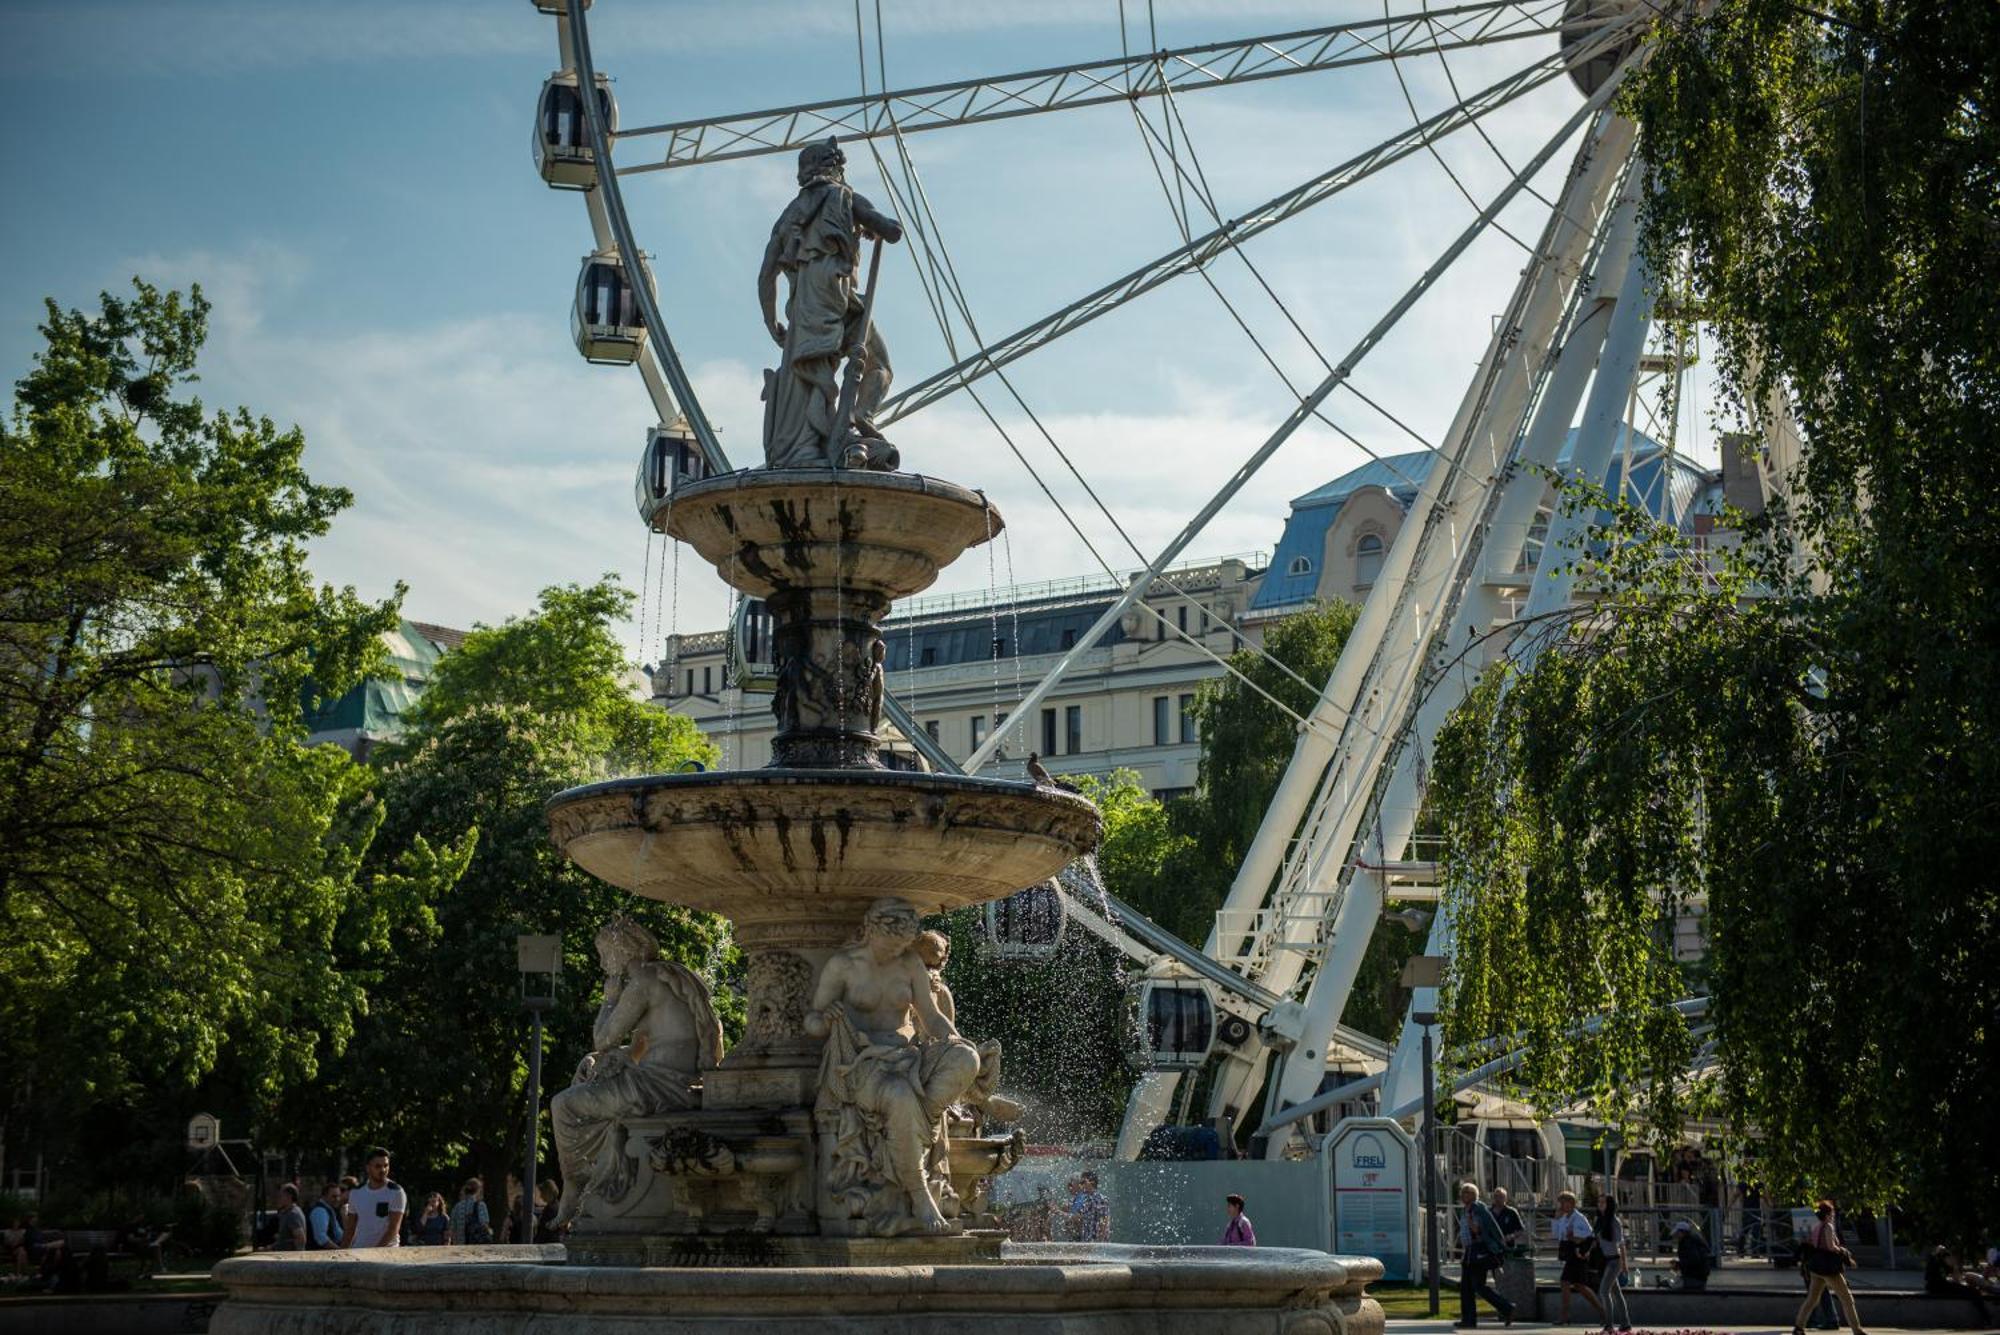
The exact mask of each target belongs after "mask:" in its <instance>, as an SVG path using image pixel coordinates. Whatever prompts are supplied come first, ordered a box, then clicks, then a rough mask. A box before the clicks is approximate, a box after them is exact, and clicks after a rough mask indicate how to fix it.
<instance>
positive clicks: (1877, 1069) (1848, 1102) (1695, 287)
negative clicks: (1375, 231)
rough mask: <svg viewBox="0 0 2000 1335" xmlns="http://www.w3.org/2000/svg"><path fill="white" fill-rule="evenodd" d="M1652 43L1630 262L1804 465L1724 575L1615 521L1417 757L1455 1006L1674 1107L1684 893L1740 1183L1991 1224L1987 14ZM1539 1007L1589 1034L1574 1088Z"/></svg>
mask: <svg viewBox="0 0 2000 1335" xmlns="http://www.w3.org/2000/svg"><path fill="white" fill-rule="evenodd" d="M1656 36H1657V45H1656V48H1655V50H1654V52H1653V55H1652V59H1651V60H1650V62H1649V63H1648V64H1647V66H1646V67H1645V68H1644V69H1643V70H1642V71H1641V72H1640V73H1639V75H1638V76H1637V80H1636V82H1635V83H1634V84H1633V86H1632V87H1631V88H1630V89H1629V90H1628V92H1627V93H1626V95H1625V98H1626V102H1625V105H1626V107H1627V109H1628V110H1629V111H1630V112H1631V113H1632V114H1633V115H1635V116H1636V117H1637V118H1638V120H1639V123H1640V127H1641V138H1640V148H1641V150H1642V151H1643V153H1644V154H1645V158H1646V161H1647V163H1648V164H1649V182H1648V184H1649V186H1650V187H1651V194H1650V198H1649V203H1648V207H1647V213H1646V218H1645V231H1644V237H1645V247H1646V251H1647V254H1648V255H1649V256H1650V258H1651V259H1652V261H1653V263H1654V265H1655V268H1656V271H1657V272H1660V273H1673V274H1676V275H1679V276H1680V281H1682V282H1684V284H1685V286H1686V288H1687V292H1688V299H1687V300H1686V301H1685V302H1684V303H1682V307H1683V310H1684V311H1686V312H1690V313H1699V315H1700V316H1701V318H1702V319H1703V320H1704V321H1706V322H1707V323H1708V324H1709V328H1710V338H1709V340H1708V344H1709V347H1710V349H1711V350H1712V352H1713V356H1714V364H1715V370H1716V374H1717V378H1718V382H1719V388H1720V396H1721V403H1720V404H1719V412H1720V414H1721V416H1722V418H1723V420H1724V423H1725V425H1733V426H1740V427H1743V428H1746V429H1749V430H1751V431H1757V430H1758V429H1760V428H1761V427H1762V426H1763V425H1764V423H1765V421H1766V420H1767V417H1768V414H1769V412H1770V411H1771V408H1770V405H1771V404H1772V402H1773V399H1774V396H1776V395H1778V394H1782V395H1783V396H1784V397H1785V398H1786V399H1788V400H1789V402H1790V406H1791V411H1792V413H1793V414H1794V415H1795V417H1796V420H1797V422H1798V425H1799V428H1800V431H1801V434H1802V436H1803V439H1804V442H1805V450H1804V455H1803V461H1802V463H1801V465H1800V467H1799V468H1798V470H1797V472H1796V473H1795V475H1793V476H1792V477H1791V478H1790V479H1788V481H1789V483H1790V485H1791V496H1792V503H1791V504H1790V505H1789V506H1788V507H1781V508H1780V509H1779V510H1778V511H1776V512H1774V513H1773V514H1772V515H1771V516H1769V517H1767V519H1766V521H1765V522H1763V523H1762V524H1760V525H1758V526H1755V527H1753V530H1752V532H1751V533H1750V534H1749V535H1748V543H1749V546H1748V548H1747V551H1748V555H1747V556H1746V558H1745V561H1746V563H1747V564H1746V565H1745V566H1744V567H1742V568H1738V569H1733V570H1729V571H1726V572H1725V574H1724V581H1723V587H1722V588H1721V589H1716V588H1714V587H1713V586H1708V585H1705V584H1704V583H1703V582H1702V581H1700V580H1695V579H1690V578H1689V577H1688V576H1687V574H1686V570H1687V563H1688V562H1690V561H1692V560H1694V559H1695V557H1696V554H1695V553H1692V552H1689V551H1687V550H1686V548H1685V544H1684V543H1683V542H1682V541H1681V540H1680V538H1679V536H1678V535H1677V534H1673V533H1670V532H1663V531H1659V530H1656V529H1651V528H1649V527H1648V526H1647V525H1646V523H1645V522H1644V521H1643V519H1642V518H1641V517H1638V516H1633V515H1629V514H1628V515H1626V516H1625V517H1624V521H1623V522H1622V523H1621V525H1620V526H1619V528H1618V531H1617V532H1615V533H1611V534H1605V535H1601V537H1602V538H1603V539H1604V540H1605V541H1608V542H1611V543H1612V544H1613V547H1612V550H1611V553H1610V555H1609V556H1608V557H1607V558H1606V563H1605V564H1606V567H1607V568H1606V569H1604V570H1603V571H1602V574H1601V577H1602V578H1603V579H1604V581H1605V582H1606V583H1607V584H1608V586H1609V587H1610V589H1611V590H1612V591H1613V595H1612V596H1611V597H1610V598H1609V599H1608V600H1607V602H1606V604H1605V605H1604V606H1603V607H1602V608H1601V609H1600V610H1598V611H1596V612H1594V613H1592V614H1591V615H1590V616H1588V617H1586V618H1584V619H1582V620H1581V621H1580V622H1579V623H1578V624H1577V625H1576V626H1575V627H1573V628H1572V629H1571V631H1570V633H1569V635H1568V637H1567V638H1566V639H1565V640H1564V641H1563V642H1561V643H1559V644H1558V646H1557V647H1556V648H1555V649H1554V650H1552V651H1551V652H1549V653H1547V654H1545V655H1543V656H1542V657H1541V659H1540V660H1539V661H1538V662H1536V663H1535V664H1534V665H1533V667H1532V668H1531V669H1529V670H1527V671H1525V672H1518V673H1515V674H1514V675H1513V676H1512V678H1511V679H1510V681H1509V683H1508V684H1507V685H1506V688H1505V689H1504V690H1503V689H1501V686H1500V684H1499V683H1494V684H1492V685H1491V686H1490V687H1489V689H1488V690H1487V691H1486V692H1485V693H1484V694H1483V696H1482V697H1481V698H1479V699H1477V700H1475V701H1474V702H1473V707H1472V708H1471V709H1470V710H1468V711H1467V713H1466V715H1465V716H1464V717H1463V718H1462V719H1461V720H1460V722H1459V723H1458V724H1456V725H1454V729H1453V734H1452V737H1451V739H1450V744H1449V747H1447V745H1446V744H1445V743H1443V742H1441V743H1440V747H1439V751H1440V756H1441V758H1444V756H1445V753H1446V752H1447V750H1449V751H1450V753H1451V754H1450V757H1449V759H1448V761H1447V762H1446V763H1444V764H1441V765H1440V766H1439V769H1449V770H1450V771H1451V775H1450V778H1449V779H1448V781H1447V782H1446V783H1445V784H1444V787H1445V788H1447V789H1448V790H1449V793H1450V795H1449V798H1448V799H1447V800H1446V801H1445V802H1444V803H1442V805H1448V806H1449V808H1450V813H1449V817H1448V824H1449V826H1450V828H1451V831H1452V836H1453V845H1454V847H1453V852H1452V858H1453V861H1454V863H1455V865H1457V866H1458V867H1459V868H1460V869H1461V871H1462V872H1463V873H1464V874H1465V875H1466V876H1467V877H1468V881H1467V885H1468V887H1469V892H1468V894H1467V895H1466V896H1465V897H1464V898H1463V899H1461V900H1460V908H1461V909H1462V910H1463V911H1464V913H1465V914H1466V917H1465V919H1464V930H1463V931H1462V934H1461V938H1460V939H1461V950H1460V954H1459V957H1458V959H1457V961H1456V962H1455V965H1454V979H1455V983H1456V986H1455V987H1454V988H1453V989H1451V994H1450V1000H1449V1018H1450V1020H1451V1022H1452V1025H1453V1027H1454V1029H1455V1032H1458V1033H1461V1034H1465V1035H1468V1036H1470V1035H1473V1034H1477V1033H1480V1032H1484V1031H1485V1029H1486V1028H1487V1027H1497V1028H1500V1029H1508V1028H1512V1027H1517V1026H1519V1027H1528V1028H1530V1029H1531V1030H1533V1031H1534V1032H1535V1033H1536V1035H1537V1038H1538V1042H1537V1044H1536V1049H1537V1055H1536V1062H1537V1069H1536V1071H1535V1072H1534V1073H1533V1076H1534V1078H1535V1079H1536V1082H1537V1083H1538V1084H1542V1085H1544V1087H1545V1092H1550V1093H1553V1092H1554V1090H1555V1089H1559V1088H1560V1087H1561V1085H1562V1083H1563V1081H1562V1080H1561V1079H1559V1077H1563V1076H1567V1078H1568V1079H1569V1080H1572V1081H1582V1082H1583V1083H1581V1084H1572V1086H1571V1087H1572V1088H1577V1087H1595V1088H1597V1089H1598V1090H1600V1091H1602V1092H1606V1093H1608V1092H1609V1091H1610V1090H1611V1089H1612V1088H1614V1087H1615V1086H1616V1085H1618V1084H1620V1083H1622V1082H1624V1081H1627V1080H1640V1079H1642V1078H1643V1077H1644V1076H1645V1075H1647V1074H1650V1077H1651V1078H1650V1084H1651V1086H1652V1089H1651V1094H1652V1095H1653V1096H1654V1098H1655V1100H1656V1101H1661V1102H1667V1101H1670V1100H1671V1095H1672V1090H1671V1089H1670V1088H1669V1087H1668V1086H1667V1083H1666V1079H1665V1077H1666V1075H1667V1074H1668V1073H1670V1072H1673V1071H1676V1070H1678V1069H1679V1068H1680V1066H1681V1064H1682V1062H1683V1061H1684V1059H1685V1058H1686V1056H1687V1053H1688V1048H1689V1044H1690V1037H1689V1035H1688V1034H1687V1033H1686V1031H1685V1029H1684V1027H1683V1026H1681V1025H1679V1024H1677V1023H1676V1022H1674V1021H1672V1020H1670V1019H1667V1018H1665V1017H1662V1016H1660V1015H1659V1014H1658V1013H1657V1004H1658V1002H1659V1001H1660V1000H1661V999H1662V998H1663V997H1664V996H1665V995H1666V993H1667V992H1669V991H1671V990H1673V988H1672V982H1673V975H1672V970H1671V968H1670V961H1669V959H1668V956H1667V953H1666V951H1665V950H1664V948H1663V944H1662V942H1661V932H1662V929H1663V923H1664V920H1665V919H1666V917H1668V916H1669V915H1670V914H1671V913H1672V911H1673V910H1674V908H1675V907H1676V906H1677V905H1679V904H1683V903H1693V904H1697V905H1702V906H1705V909H1706V915H1707V917H1706V922H1707V935H1708V949H1709V959H1708V961H1707V966H1706V973H1707V978H1708V980H1709V981H1710V983H1711V984H1712V987H1713V994H1714V1001H1713V1011H1712V1018H1713V1020H1714V1025H1715V1029H1714V1034H1713V1037H1712V1041H1713V1042H1714V1044H1715V1051H1716V1056H1717V1058H1718V1060H1719V1066H1720V1071H1721V1079H1720V1081H1719V1083H1718V1086H1717V1090H1718V1094H1719V1096H1720V1098H1721V1100H1722V1106H1723V1108H1724V1110H1725V1111H1726V1112H1727V1113H1728V1114H1730V1115H1731V1116H1732V1117H1733V1118H1734V1119H1736V1120H1737V1122H1738V1124H1739V1125H1744V1126H1749V1127H1754V1128H1755V1130H1756V1132H1757V1134H1758V1135H1759V1136H1760V1138H1761V1141H1762V1145H1763V1149H1764V1156H1765V1161H1764V1168H1765V1171H1766V1173H1767V1175H1768V1179H1769V1181H1770V1183H1771V1185H1772V1186H1773V1187H1774V1188H1775V1189H1776V1190H1778V1191H1779V1192H1781V1193H1784V1194H1788V1195H1794V1196H1797V1195H1803V1194H1804V1193H1805V1192H1806V1191H1807V1190H1809V1189H1810V1190H1827V1191H1833V1192H1837V1193H1843V1194H1845V1195H1848V1196H1851V1197H1857V1198H1860V1199H1863V1200H1867V1201H1873V1202H1880V1201H1882V1200H1884V1199H1889V1198H1895V1199H1899V1200H1900V1201H1902V1202H1903V1203H1904V1204H1905V1205H1906V1206H1908V1207H1911V1208H1913V1209H1916V1210H1918V1211H1920V1212H1922V1213H1923V1214H1924V1215H1925V1216H1926V1217H1927V1219H1928V1220H1929V1222H1930V1224H1931V1225H1932V1227H1933V1229H1934V1232H1935V1235H1937V1236H1943V1237H1955V1238H1957V1239H1959V1240H1962V1241H1963V1240H1969V1239H1970V1238H1971V1237H1972V1236H1973V1235H1975V1234H1977V1233H1980V1232H1982V1231H1984V1232H1986V1233H1988V1234H1990V1233H1991V1232H1993V1231H1994V1230H1995V1228H1996V1227H2000V1161H1996V1160H1995V1158H1994V1156H1993V1155H1992V1154H1991V1153H1990V1147H1989V1142H1990V1139H1991V1137H1990V1134H1989V1133H1988V1132H1987V1131H1986V1129H1985V1128H1986V1124H1987V1123H1989V1122H1990V1121H1991V1116H1990V1112H1989V1110H1988V1105H1989V1104H1990V1102H1991V1098H1992V1094H1991V1091H1993V1090H1994V1089H1996V1088H2000V1028H1996V1025H1995V1021H1994V1017H1995V1016H1996V1015H2000V970H1996V969H1994V968H1993V967H1992V961H1993V960H1994V959H1995V958H2000V880H1997V879H1996V877H1995V874H1994V868H1995V867H1996V866H2000V835H1996V832H1995V831H1996V825H1995V822H1994V821H1993V820H1992V819H1990V816H1991V811H1992V807H1993V801H1994V794H1996V793H2000V679H1996V678H2000V671H1996V669H2000V656H1996V655H1995V654H1994V652H1993V646H1994V645H1995V644H2000V601H1996V599H1995V598H1994V596H1993V591H1994V588H1995V586H1996V579H1995V575H1996V567H1995V559H1996V558H1995V552H1996V550H2000V511H1997V510H1996V507H1995V504H1994V501H1995V498H1996V497H2000V448H1996V445H2000V442H1996V440H1995V425H1994V424H1995V421H1996V420H2000V419H1997V418H1996V409H2000V360H1996V358H1995V355H1994V351H1995V349H1996V348H2000V245H1996V244H1995V236H1996V227H2000V223H1996V219H2000V130H1996V127H1995V123H1994V114H1993V109H1994V107H1995V105H1996V95H2000V58H1996V53H2000V10H1996V9H1995V8H1994V7H1993V6H1991V5H1934V4H1923V3H1914V2H1912V3H1878V2H1876V0H1834V2H1833V3H1829V4H1825V5H1819V6H1802V5H1795V4H1790V3H1785V2H1784V0H1721V3H1718V4H1717V5H1715V6H1714V7H1713V8H1712V9H1711V10H1709V11H1707V12H1706V14H1705V15H1703V16H1701V17H1699V18H1697V19H1693V20H1686V19H1682V18H1679V17H1676V18H1675V19H1673V20H1672V21H1667V22H1662V23H1661V24H1660V25H1659V26H1658V29H1657V33H1656ZM1751 594H1755V595H1756V596H1755V597H1750V596H1749V595H1751ZM1432 792H1433V799H1434V800H1439V788H1438V786H1437V785H1436V784H1434V786H1433V790H1432ZM1454 893H1455V894H1456V893H1457V890H1456V887H1455V889H1454ZM1586 928H1587V931H1586ZM1551 933H1553V934H1555V935H1551ZM1530 934H1532V935H1530ZM1586 935H1587V937H1588V942H1586V941H1585V940H1584V939H1583V938H1584V937H1585V936H1586ZM1537 955H1559V956H1561V957H1562V962H1563V963H1564V964H1565V965H1566V966H1567V968H1566V969H1564V970H1557V969H1554V968H1542V969H1538V968H1537V966H1536V962H1535V957H1536V956H1537ZM1510 961H1511V962H1513V963H1514V964H1517V965H1518V966H1519V968H1518V970H1510V969H1509V967H1508V965H1509V962H1510ZM1481 977H1503V978H1505V979H1506V989H1505V992H1504V993H1500V992H1496V991H1494V990H1491V989H1488V988H1486V987H1484V986H1483V985H1481V984H1480V983H1479V982H1478V980H1479V979H1480V978H1481ZM1558 988H1560V989H1562V990H1563V994H1565V995H1567V996H1568V997H1569V998H1570V1001H1569V1003H1568V1004H1569V1005H1570V1006H1571V1007H1573V1008H1574V1009H1590V1008H1592V1007H1597V1006H1602V1007H1605V1008H1607V1010H1608V1012H1609V1013H1610V1014H1611V1016H1612V1024H1611V1025H1610V1026H1609V1027H1608V1031H1607V1034H1606V1035H1605V1037H1604V1040H1603V1041H1602V1042H1600V1043H1593V1044H1591V1045H1588V1046H1589V1048H1590V1049H1592V1051H1593V1052H1594V1057H1593V1059H1592V1064H1591V1068H1590V1069H1589V1070H1588V1071H1582V1070H1570V1071H1568V1072H1565V1071H1563V1069H1562V1059H1561V1057H1560V1055H1559V1053H1558V1052H1557V1049H1560V1048H1561V1047H1563V1046H1565V1045H1567V1046H1570V1047H1572V1048H1573V1049H1574V1047H1575V1045H1574V1044H1572V1043H1569V1041H1568V1040H1566V1039H1564V1038H1563V1037H1562V1036H1561V1034H1560V1028H1561V1023H1560V1021H1559V1020H1558V1019H1557V1018H1556V1015H1557V1012H1558V1011H1559V1010H1560V1009H1561V1008H1562V1006H1563V1004H1564V1003H1563V1002H1562V999H1561V995H1558V993H1557V992H1556V989H1558ZM1585 1076H1588V1079H1587V1080H1584V1077H1585ZM1550 1086H1553V1088H1550ZM1611 1101H1612V1102H1616V1100H1615V1099H1614V1100H1611ZM1663 1111H1664V1110H1663Z"/></svg>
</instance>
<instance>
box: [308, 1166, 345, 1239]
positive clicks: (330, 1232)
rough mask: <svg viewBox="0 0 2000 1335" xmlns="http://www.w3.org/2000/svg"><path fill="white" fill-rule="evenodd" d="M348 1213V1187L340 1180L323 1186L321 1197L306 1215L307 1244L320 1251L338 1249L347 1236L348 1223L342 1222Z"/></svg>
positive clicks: (320, 1190)
mask: <svg viewBox="0 0 2000 1335" xmlns="http://www.w3.org/2000/svg"><path fill="white" fill-rule="evenodd" d="M346 1213H347V1189H346V1188H345V1187H343V1186H341V1185H340V1183H338V1182H329V1183H327V1184H326V1185H325V1186H323V1187H321V1188H320V1189H319V1199H318V1200H316V1201H314V1202H313V1205H312V1209H311V1211H309V1212H308V1213H307V1215H306V1245H307V1246H308V1247H310V1248H311V1249H312V1250H313V1251H318V1252H330V1251H334V1250H337V1249H338V1248H339V1246H340V1244H341V1243H342V1242H343V1241H344V1240H345V1239H346V1237H347V1225H346V1224H345V1223H343V1222H342V1220H343V1217H344V1216H345V1215H346Z"/></svg>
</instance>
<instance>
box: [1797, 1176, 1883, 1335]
mask: <svg viewBox="0 0 2000 1335" xmlns="http://www.w3.org/2000/svg"><path fill="white" fill-rule="evenodd" d="M1813 1213H1814V1214H1815V1215H1818V1216H1819V1222H1818V1223H1816V1224H1814V1225H1813V1226H1812V1228H1810V1229H1808V1230H1807V1232H1806V1236H1805V1263H1806V1277H1807V1279H1806V1300H1805V1302H1804V1303H1802V1304H1800V1306H1799V1311H1798V1315H1797V1316H1794V1317H1793V1318H1792V1335H1805V1329H1806V1318H1807V1317H1808V1316H1810V1315H1812V1310H1813V1308H1815V1307H1817V1306H1818V1305H1819V1300H1820V1296H1821V1295H1822V1294H1824V1293H1826V1292H1828V1291H1829V1290H1831V1291H1832V1293H1833V1295H1834V1296H1835V1297H1836V1298H1838V1299H1839V1300H1840V1312H1841V1315H1842V1316H1844V1317H1846V1318H1847V1326H1848V1329H1850V1330H1852V1331H1853V1332H1854V1335H1868V1332H1866V1331H1864V1330H1863V1329H1861V1318H1860V1316H1859V1315H1857V1314H1856V1312H1855V1310H1854V1293H1853V1291H1852V1290H1850V1289H1849V1288H1848V1287H1847V1274H1846V1271H1847V1268H1848V1267H1849V1266H1851V1265H1853V1264H1854V1256H1853V1254H1852V1253H1850V1252H1849V1251H1848V1250H1847V1248H1845V1247H1843V1246H1841V1245H1840V1230H1839V1229H1838V1228H1836V1227H1835V1226H1834V1222H1833V1202H1832V1201H1821V1202H1820V1203H1819V1205H1818V1206H1817V1207H1816V1208H1815V1209H1814V1210H1813Z"/></svg>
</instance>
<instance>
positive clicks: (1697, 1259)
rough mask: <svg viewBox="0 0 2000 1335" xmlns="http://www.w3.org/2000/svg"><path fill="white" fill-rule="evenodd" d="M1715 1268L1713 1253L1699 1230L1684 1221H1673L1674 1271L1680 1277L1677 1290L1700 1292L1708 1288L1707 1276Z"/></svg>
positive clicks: (1676, 1286)
mask: <svg viewBox="0 0 2000 1335" xmlns="http://www.w3.org/2000/svg"><path fill="white" fill-rule="evenodd" d="M1714 1268H1715V1253H1714V1251H1713V1250H1712V1249H1711V1248H1710V1247H1709V1245H1708V1240H1707V1239H1706V1238H1704V1237H1702V1235H1701V1230H1700V1229H1698V1228H1696V1227H1695V1226H1694V1225H1693V1224H1690V1223H1689V1222H1688V1221H1687V1220H1685V1219H1676V1220H1675V1221H1674V1270H1675V1271H1676V1272H1677V1273H1678V1274H1679V1275H1680V1282H1679V1283H1677V1284H1676V1285H1674V1287H1675V1288H1677V1289H1688V1290H1701V1289H1706V1288H1707V1287H1708V1275H1709V1272H1710V1271H1711V1270H1713V1269H1714Z"/></svg>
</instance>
